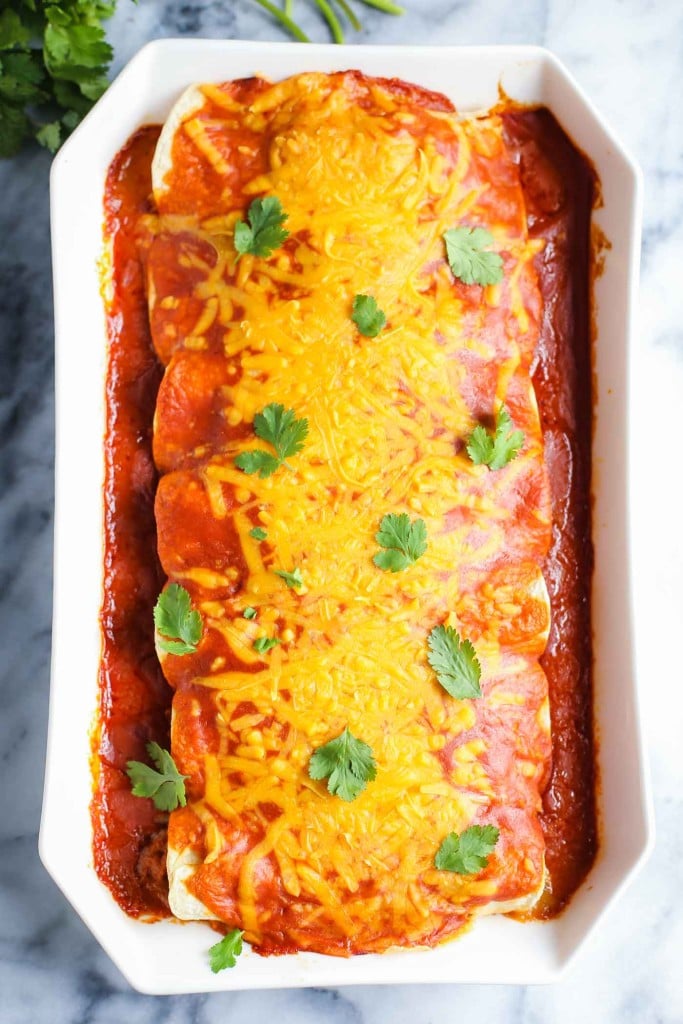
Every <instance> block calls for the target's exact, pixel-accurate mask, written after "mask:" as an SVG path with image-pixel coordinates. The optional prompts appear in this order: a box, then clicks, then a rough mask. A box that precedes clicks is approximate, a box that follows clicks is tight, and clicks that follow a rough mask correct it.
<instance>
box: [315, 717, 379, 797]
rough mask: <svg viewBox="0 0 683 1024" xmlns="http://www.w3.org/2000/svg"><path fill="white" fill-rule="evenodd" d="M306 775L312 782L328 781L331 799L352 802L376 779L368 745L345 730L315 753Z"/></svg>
mask: <svg viewBox="0 0 683 1024" xmlns="http://www.w3.org/2000/svg"><path fill="white" fill-rule="evenodd" d="M308 774H309V775H310V777H311V778H312V779H327V788H328V790H329V792H330V793H332V795H333V796H338V797H339V798H340V799H341V800H346V801H351V800H355V799H356V797H357V796H359V794H360V793H362V792H363V790H364V789H365V787H366V786H367V784H368V782H370V781H371V780H372V779H374V778H375V777H376V775H377V764H376V762H375V758H374V756H373V753H372V750H371V749H370V747H369V746H368V744H367V743H364V742H363V740H359V739H356V737H355V736H354V735H353V734H352V733H350V732H349V727H348V726H346V728H345V729H344V731H343V733H341V735H340V736H337V738H336V739H333V740H330V741H329V743H325V744H324V745H323V746H322V747H318V749H317V750H316V751H314V753H313V755H312V757H311V759H310V761H309V762H308Z"/></svg>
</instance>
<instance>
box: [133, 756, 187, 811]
mask: <svg viewBox="0 0 683 1024" xmlns="http://www.w3.org/2000/svg"><path fill="white" fill-rule="evenodd" d="M147 753H148V754H149V756H150V757H151V759H152V761H153V762H154V764H155V765H156V770H155V769H154V768H151V767H150V766H149V765H148V764H143V763H142V761H129V762H128V764H127V767H126V775H127V776H128V778H129V779H130V781H131V782H132V783H133V788H132V790H131V792H132V794H133V796H143V797H151V798H152V800H153V801H154V806H155V807H156V808H157V810H159V811H174V810H175V809H176V807H177V806H178V805H179V804H180V806H181V807H184V806H185V802H186V799H185V779H187V778H189V776H188V775H181V774H180V772H179V771H178V769H177V768H176V766H175V761H174V760H173V758H172V757H171V755H170V754H169V752H168V751H167V750H164V749H163V748H162V747H160V746H159V744H158V743H148V744H147Z"/></svg>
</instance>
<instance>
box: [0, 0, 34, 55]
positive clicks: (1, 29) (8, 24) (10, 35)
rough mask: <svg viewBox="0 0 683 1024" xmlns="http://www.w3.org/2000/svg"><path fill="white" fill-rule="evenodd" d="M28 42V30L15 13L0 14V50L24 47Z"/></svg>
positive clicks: (29, 33) (7, 11)
mask: <svg viewBox="0 0 683 1024" xmlns="http://www.w3.org/2000/svg"><path fill="white" fill-rule="evenodd" d="M30 41H31V32H30V29H29V28H28V27H27V26H26V25H24V23H23V22H22V20H21V18H20V17H19V15H18V14H17V13H16V11H12V10H9V9H6V10H4V11H3V12H2V13H1V14H0V50H9V49H10V47H12V46H26V45H27V43H29V42H30Z"/></svg>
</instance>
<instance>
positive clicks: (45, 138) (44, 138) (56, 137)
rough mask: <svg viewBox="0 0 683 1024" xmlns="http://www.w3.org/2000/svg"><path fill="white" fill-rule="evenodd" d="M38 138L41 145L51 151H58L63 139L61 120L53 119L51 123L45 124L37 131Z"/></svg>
mask: <svg viewBox="0 0 683 1024" xmlns="http://www.w3.org/2000/svg"><path fill="white" fill-rule="evenodd" d="M36 139H37V140H38V142H39V143H40V144H41V146H45V148H46V149H49V150H50V152H51V153H56V152H57V150H58V149H59V146H60V143H61V141H62V126H61V124H60V122H59V121H51V122H50V124H44V125H43V127H42V128H40V129H39V130H38V131H37V132H36Z"/></svg>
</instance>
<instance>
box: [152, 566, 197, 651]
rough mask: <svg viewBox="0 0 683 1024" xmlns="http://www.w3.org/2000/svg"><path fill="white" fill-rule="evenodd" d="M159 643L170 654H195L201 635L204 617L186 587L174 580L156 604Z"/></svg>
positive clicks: (156, 625)
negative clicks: (195, 606) (196, 607)
mask: <svg viewBox="0 0 683 1024" xmlns="http://www.w3.org/2000/svg"><path fill="white" fill-rule="evenodd" d="M154 625H155V627H156V631H157V634H158V635H157V646H159V647H160V648H161V650H162V651H167V652H168V654H194V653H195V651H196V650H197V644H198V643H199V640H200V639H201V635H202V617H201V615H200V614H199V612H198V611H197V610H196V609H193V608H192V602H191V599H190V595H189V594H188V592H187V590H185V588H184V587H181V586H179V585H178V584H177V583H171V584H169V586H168V587H166V589H165V590H163V591H162V592H161V593H160V594H159V598H158V600H157V603H156V605H155V608H154Z"/></svg>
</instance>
